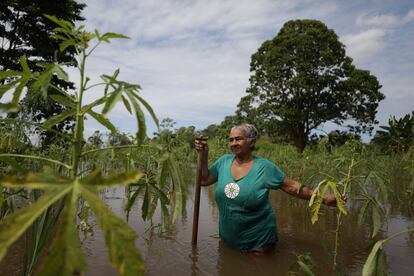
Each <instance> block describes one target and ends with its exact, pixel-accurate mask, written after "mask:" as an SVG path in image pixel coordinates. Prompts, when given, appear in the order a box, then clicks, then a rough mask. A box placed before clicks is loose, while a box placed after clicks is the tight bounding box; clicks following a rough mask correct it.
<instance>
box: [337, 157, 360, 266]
mask: <svg viewBox="0 0 414 276" xmlns="http://www.w3.org/2000/svg"><path fill="white" fill-rule="evenodd" d="M354 165H355V158H354V155H352V159H351V164H350V165H349V167H348V173H347V175H346V178H345V180H344V189H343V190H342V193H341V196H342V197H345V196H346V195H347V194H348V189H349V187H350V184H351V178H352V169H353V167H354ZM341 223H342V212H338V213H337V215H336V229H335V245H334V251H333V268H334V270H335V269H336V267H337V257H338V247H339V234H340V228H341Z"/></svg>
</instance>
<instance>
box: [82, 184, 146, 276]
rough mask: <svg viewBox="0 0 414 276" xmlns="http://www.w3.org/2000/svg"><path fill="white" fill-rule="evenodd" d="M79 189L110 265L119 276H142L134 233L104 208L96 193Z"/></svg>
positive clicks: (83, 187) (141, 265) (141, 263)
mask: <svg viewBox="0 0 414 276" xmlns="http://www.w3.org/2000/svg"><path fill="white" fill-rule="evenodd" d="M80 189H81V194H82V197H83V198H84V199H85V200H86V201H87V202H88V204H89V206H90V207H91V209H92V211H93V212H94V214H95V216H96V219H97V221H98V223H99V225H100V226H101V228H102V231H103V233H104V236H105V242H106V246H107V248H108V255H109V260H110V262H111V264H112V265H113V266H114V267H115V268H116V269H117V270H118V272H119V274H120V275H131V276H135V275H143V274H144V261H143V260H142V258H141V256H140V254H139V252H138V250H137V248H136V247H135V239H136V234H135V232H134V231H133V230H132V229H131V228H130V226H129V225H128V224H127V223H126V222H125V221H124V220H122V219H121V218H118V217H117V216H116V215H114V214H113V213H112V212H111V210H109V209H108V207H106V205H105V204H104V202H103V201H102V200H101V199H100V198H99V196H98V194H97V192H96V191H94V190H92V189H90V188H87V187H86V186H82V185H81V188H80Z"/></svg>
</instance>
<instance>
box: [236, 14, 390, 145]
mask: <svg viewBox="0 0 414 276" xmlns="http://www.w3.org/2000/svg"><path fill="white" fill-rule="evenodd" d="M250 71H251V72H252V75H251V77H250V87H249V88H248V89H247V91H246V92H247V96H245V97H243V98H242V99H241V101H240V103H239V105H238V110H237V112H236V114H237V115H238V116H240V117H244V118H246V119H247V120H249V121H253V123H256V122H257V123H258V124H259V125H260V126H261V127H259V128H263V129H264V130H266V131H267V132H268V133H267V134H268V135H270V136H272V135H273V134H274V132H277V133H280V134H287V135H288V136H289V137H290V139H291V141H293V143H294V144H295V146H296V147H297V148H298V150H299V151H303V149H304V148H305V146H306V144H307V141H308V136H309V134H310V132H311V131H312V130H313V129H315V128H317V127H319V126H320V125H321V124H323V123H325V122H327V121H331V122H334V123H336V124H338V125H344V124H345V123H348V125H345V126H347V127H349V128H350V129H351V130H352V131H354V132H356V133H361V132H371V131H372V129H373V124H375V123H377V121H376V120H375V114H376V109H377V107H378V103H379V101H381V100H383V99H384V95H383V94H382V93H381V92H380V91H379V90H380V88H381V85H380V84H379V83H378V80H377V78H376V77H375V76H373V75H371V74H370V72H369V71H366V70H360V69H357V68H355V66H354V65H353V64H352V59H351V58H350V57H348V56H346V54H345V46H344V45H343V44H342V43H341V42H340V41H339V40H338V37H337V35H336V34H335V32H334V31H333V30H331V29H328V28H327V27H326V26H325V24H323V23H322V22H320V21H318V20H292V21H288V22H287V23H285V24H284V26H283V27H282V28H281V30H280V31H279V33H278V34H277V36H276V37H274V38H273V39H272V40H267V41H265V42H264V43H263V44H262V45H261V46H260V48H259V49H258V51H257V52H256V53H255V54H253V55H252V58H251V63H250ZM351 120H352V122H354V123H353V124H350V123H349V122H350V121H351Z"/></svg>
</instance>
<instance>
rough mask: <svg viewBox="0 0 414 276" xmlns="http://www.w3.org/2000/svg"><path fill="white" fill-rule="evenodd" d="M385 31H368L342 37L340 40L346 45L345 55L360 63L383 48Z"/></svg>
mask: <svg viewBox="0 0 414 276" xmlns="http://www.w3.org/2000/svg"><path fill="white" fill-rule="evenodd" d="M384 37H385V31H384V30H383V29H370V30H367V31H362V32H359V33H357V34H349V35H344V36H343V37H341V38H340V40H341V41H342V42H343V43H344V44H345V45H346V51H347V55H348V56H350V57H352V58H353V59H355V60H356V61H358V62H360V61H363V60H366V59H368V58H370V57H371V56H373V55H375V54H377V53H378V52H379V51H381V50H382V49H383V48H384V44H385V42H384Z"/></svg>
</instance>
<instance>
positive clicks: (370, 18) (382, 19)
mask: <svg viewBox="0 0 414 276" xmlns="http://www.w3.org/2000/svg"><path fill="white" fill-rule="evenodd" d="M413 20H414V9H411V10H409V11H408V12H407V14H406V15H405V16H399V15H395V14H378V15H367V14H361V15H360V16H358V18H357V20H356V23H357V25H359V26H368V27H378V28H395V27H398V26H400V25H404V24H406V23H409V22H410V21H413Z"/></svg>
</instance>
